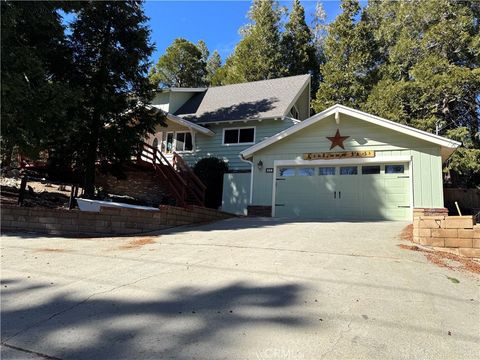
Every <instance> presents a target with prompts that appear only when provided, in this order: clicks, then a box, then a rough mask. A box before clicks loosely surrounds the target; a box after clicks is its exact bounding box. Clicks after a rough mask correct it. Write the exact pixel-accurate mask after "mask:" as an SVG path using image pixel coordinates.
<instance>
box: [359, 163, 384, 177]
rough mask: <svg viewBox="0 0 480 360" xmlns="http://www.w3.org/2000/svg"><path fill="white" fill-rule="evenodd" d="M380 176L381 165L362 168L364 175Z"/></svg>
mask: <svg viewBox="0 0 480 360" xmlns="http://www.w3.org/2000/svg"><path fill="white" fill-rule="evenodd" d="M374 174H380V165H375V166H362V175H374Z"/></svg>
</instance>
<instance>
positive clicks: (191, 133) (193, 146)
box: [172, 130, 195, 154]
mask: <svg viewBox="0 0 480 360" xmlns="http://www.w3.org/2000/svg"><path fill="white" fill-rule="evenodd" d="M173 133H174V134H173V139H174V140H173V151H172V153H173V152H176V153H178V154H190V153H193V152H195V144H194V141H193V132H192V131H189V130H178V131H173ZM177 134H190V136H191V139H192V150H177ZM186 138H187V136H186V135H185V139H184V140H186ZM186 143H187V142H186V141H184V142H183V148H184V149H185V144H186Z"/></svg>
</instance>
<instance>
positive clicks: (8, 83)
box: [1, 1, 76, 166]
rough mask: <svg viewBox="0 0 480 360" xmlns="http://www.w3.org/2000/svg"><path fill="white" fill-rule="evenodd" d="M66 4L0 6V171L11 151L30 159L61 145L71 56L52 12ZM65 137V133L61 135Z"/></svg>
mask: <svg viewBox="0 0 480 360" xmlns="http://www.w3.org/2000/svg"><path fill="white" fill-rule="evenodd" d="M69 6H70V5H69V4H66V3H60V2H54V1H42V2H27V1H26V2H20V1H18V2H17V1H15V2H14V1H2V3H1V54H2V59H1V73H2V76H1V99H2V106H1V118H2V122H1V124H2V125H1V130H2V131H1V142H2V166H4V165H8V164H9V162H10V158H11V155H12V151H13V148H16V149H17V150H18V151H19V152H20V153H22V154H24V155H28V156H29V157H31V158H35V157H36V156H37V155H38V153H39V151H41V150H45V149H47V148H49V147H50V146H51V145H52V144H55V143H62V142H64V134H65V132H63V133H62V131H61V129H68V122H69V119H70V118H69V116H68V113H69V111H70V109H71V108H72V107H73V106H74V103H75V98H76V96H75V94H74V92H73V90H72V88H71V86H70V84H69V79H68V77H69V74H70V72H71V67H70V65H71V53H70V51H69V49H68V46H67V45H68V44H67V41H66V37H65V34H64V31H65V28H64V25H63V24H62V21H61V17H60V15H59V13H58V10H60V9H64V10H68V8H67V7H69ZM66 131H67V132H68V130H66Z"/></svg>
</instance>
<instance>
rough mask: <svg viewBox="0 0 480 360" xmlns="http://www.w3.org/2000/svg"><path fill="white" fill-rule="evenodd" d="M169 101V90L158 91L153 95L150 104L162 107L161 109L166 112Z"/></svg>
mask: <svg viewBox="0 0 480 360" xmlns="http://www.w3.org/2000/svg"><path fill="white" fill-rule="evenodd" d="M169 103H170V93H169V92H158V93H156V94H155V97H154V98H153V100H152V105H155V106H156V107H158V108H160V109H162V110H163V111H167V112H168V108H169Z"/></svg>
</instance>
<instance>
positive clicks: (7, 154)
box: [1, 146, 13, 168]
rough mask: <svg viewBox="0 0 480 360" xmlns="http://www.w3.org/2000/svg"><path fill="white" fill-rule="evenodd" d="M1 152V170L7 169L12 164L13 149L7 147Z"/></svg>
mask: <svg viewBox="0 0 480 360" xmlns="http://www.w3.org/2000/svg"><path fill="white" fill-rule="evenodd" d="M3 150H4V151H2V160H1V161H2V168H9V167H10V165H11V164H12V155H13V147H12V146H8V147H6V149H3Z"/></svg>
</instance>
